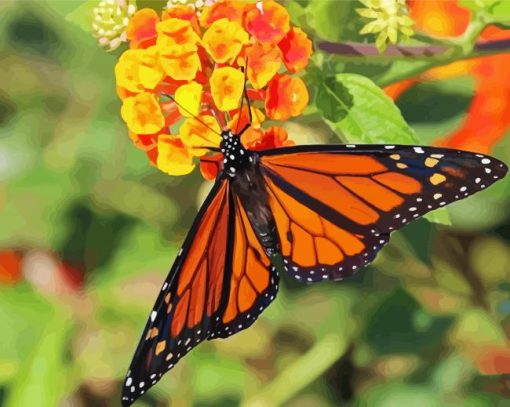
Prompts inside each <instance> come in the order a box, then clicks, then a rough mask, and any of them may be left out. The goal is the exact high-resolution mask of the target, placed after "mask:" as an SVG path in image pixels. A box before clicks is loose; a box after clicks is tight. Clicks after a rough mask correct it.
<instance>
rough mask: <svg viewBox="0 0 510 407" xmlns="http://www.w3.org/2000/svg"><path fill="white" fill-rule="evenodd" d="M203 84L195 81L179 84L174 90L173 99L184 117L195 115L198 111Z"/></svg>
mask: <svg viewBox="0 0 510 407" xmlns="http://www.w3.org/2000/svg"><path fill="white" fill-rule="evenodd" d="M202 89H203V86H202V85H200V84H199V83H196V82H191V83H188V84H186V85H182V86H179V87H178V88H177V90H176V91H175V101H176V102H177V107H178V108H179V112H180V113H181V115H183V116H184V117H193V116H197V115H198V113H199V112H200V101H201V98H202Z"/></svg>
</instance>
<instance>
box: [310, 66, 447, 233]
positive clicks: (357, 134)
mask: <svg viewBox="0 0 510 407" xmlns="http://www.w3.org/2000/svg"><path fill="white" fill-rule="evenodd" d="M315 103H316V105H317V108H318V109H319V111H320V113H321V114H322V116H323V117H324V119H325V121H326V123H328V125H329V126H330V127H331V129H332V130H333V131H335V132H336V133H338V134H341V135H342V136H343V139H344V140H345V141H346V142H349V143H365V144H419V140H418V138H417V137H416V135H415V134H414V131H413V130H412V129H411V128H410V127H409V125H408V124H407V123H406V121H405V120H404V118H403V117H402V114H401V113H400V110H399V109H398V107H397V106H396V105H395V103H394V102H393V100H391V98H389V97H388V96H387V95H386V94H385V93H384V92H383V90H382V89H381V88H379V87H378V86H377V85H376V84H374V83H373V82H372V81H371V80H370V79H368V78H366V77H364V76H361V75H356V74H338V75H336V76H334V77H328V78H326V79H324V80H323V81H322V82H321V83H320V84H319V87H318V90H317V96H316V100H315ZM426 218H427V219H428V220H429V221H430V222H435V223H441V224H446V225H448V224H450V221H449V216H448V212H446V210H445V209H444V208H443V209H439V210H436V211H434V212H431V213H429V214H428V215H426Z"/></svg>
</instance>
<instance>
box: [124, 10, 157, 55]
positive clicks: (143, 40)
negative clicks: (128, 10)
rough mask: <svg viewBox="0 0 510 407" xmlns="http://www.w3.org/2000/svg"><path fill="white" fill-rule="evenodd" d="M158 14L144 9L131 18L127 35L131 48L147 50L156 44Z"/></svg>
mask: <svg viewBox="0 0 510 407" xmlns="http://www.w3.org/2000/svg"><path fill="white" fill-rule="evenodd" d="M158 22H159V17H158V14H157V13H156V12H155V11H154V10H153V9H150V8H142V9H140V10H138V11H136V12H135V14H133V16H132V17H131V18H130V20H129V22H128V25H127V28H126V35H127V38H128V40H129V41H130V43H129V46H130V47H131V48H147V47H149V46H151V45H154V44H155V43H156V36H157V33H156V24H157V23H158Z"/></svg>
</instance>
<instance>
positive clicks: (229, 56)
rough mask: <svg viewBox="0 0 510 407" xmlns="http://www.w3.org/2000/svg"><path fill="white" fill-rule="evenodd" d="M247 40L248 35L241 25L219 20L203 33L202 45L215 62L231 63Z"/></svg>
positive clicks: (225, 19)
mask: <svg viewBox="0 0 510 407" xmlns="http://www.w3.org/2000/svg"><path fill="white" fill-rule="evenodd" d="M248 40H249V36H248V33H247V32H246V31H244V30H243V27H241V24H239V23H238V22H237V21H230V20H229V19H227V18H221V19H219V20H216V21H215V22H214V23H212V25H211V27H209V29H208V30H207V31H206V32H205V34H204V37H203V39H202V45H203V46H204V48H205V50H206V51H207V52H208V53H209V55H211V57H212V58H213V59H214V61H215V62H219V63H225V62H227V63H232V62H233V61H234V60H235V58H236V56H237V55H239V52H241V49H242V48H243V45H245V44H247V43H248Z"/></svg>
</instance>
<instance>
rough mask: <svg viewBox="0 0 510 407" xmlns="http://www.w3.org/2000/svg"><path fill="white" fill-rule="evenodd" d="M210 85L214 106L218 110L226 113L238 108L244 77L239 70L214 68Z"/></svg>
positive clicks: (227, 67)
mask: <svg viewBox="0 0 510 407" xmlns="http://www.w3.org/2000/svg"><path fill="white" fill-rule="evenodd" d="M210 83H211V93H212V97H213V100H214V104H215V105H216V107H217V108H218V109H219V110H221V111H222V112H226V111H229V110H234V109H237V108H239V105H240V100H241V96H242V95H243V89H244V75H243V73H242V72H241V71H240V70H239V69H235V68H231V67H229V66H226V67H223V68H216V69H215V70H214V72H213V74H212V75H211V81H210Z"/></svg>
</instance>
